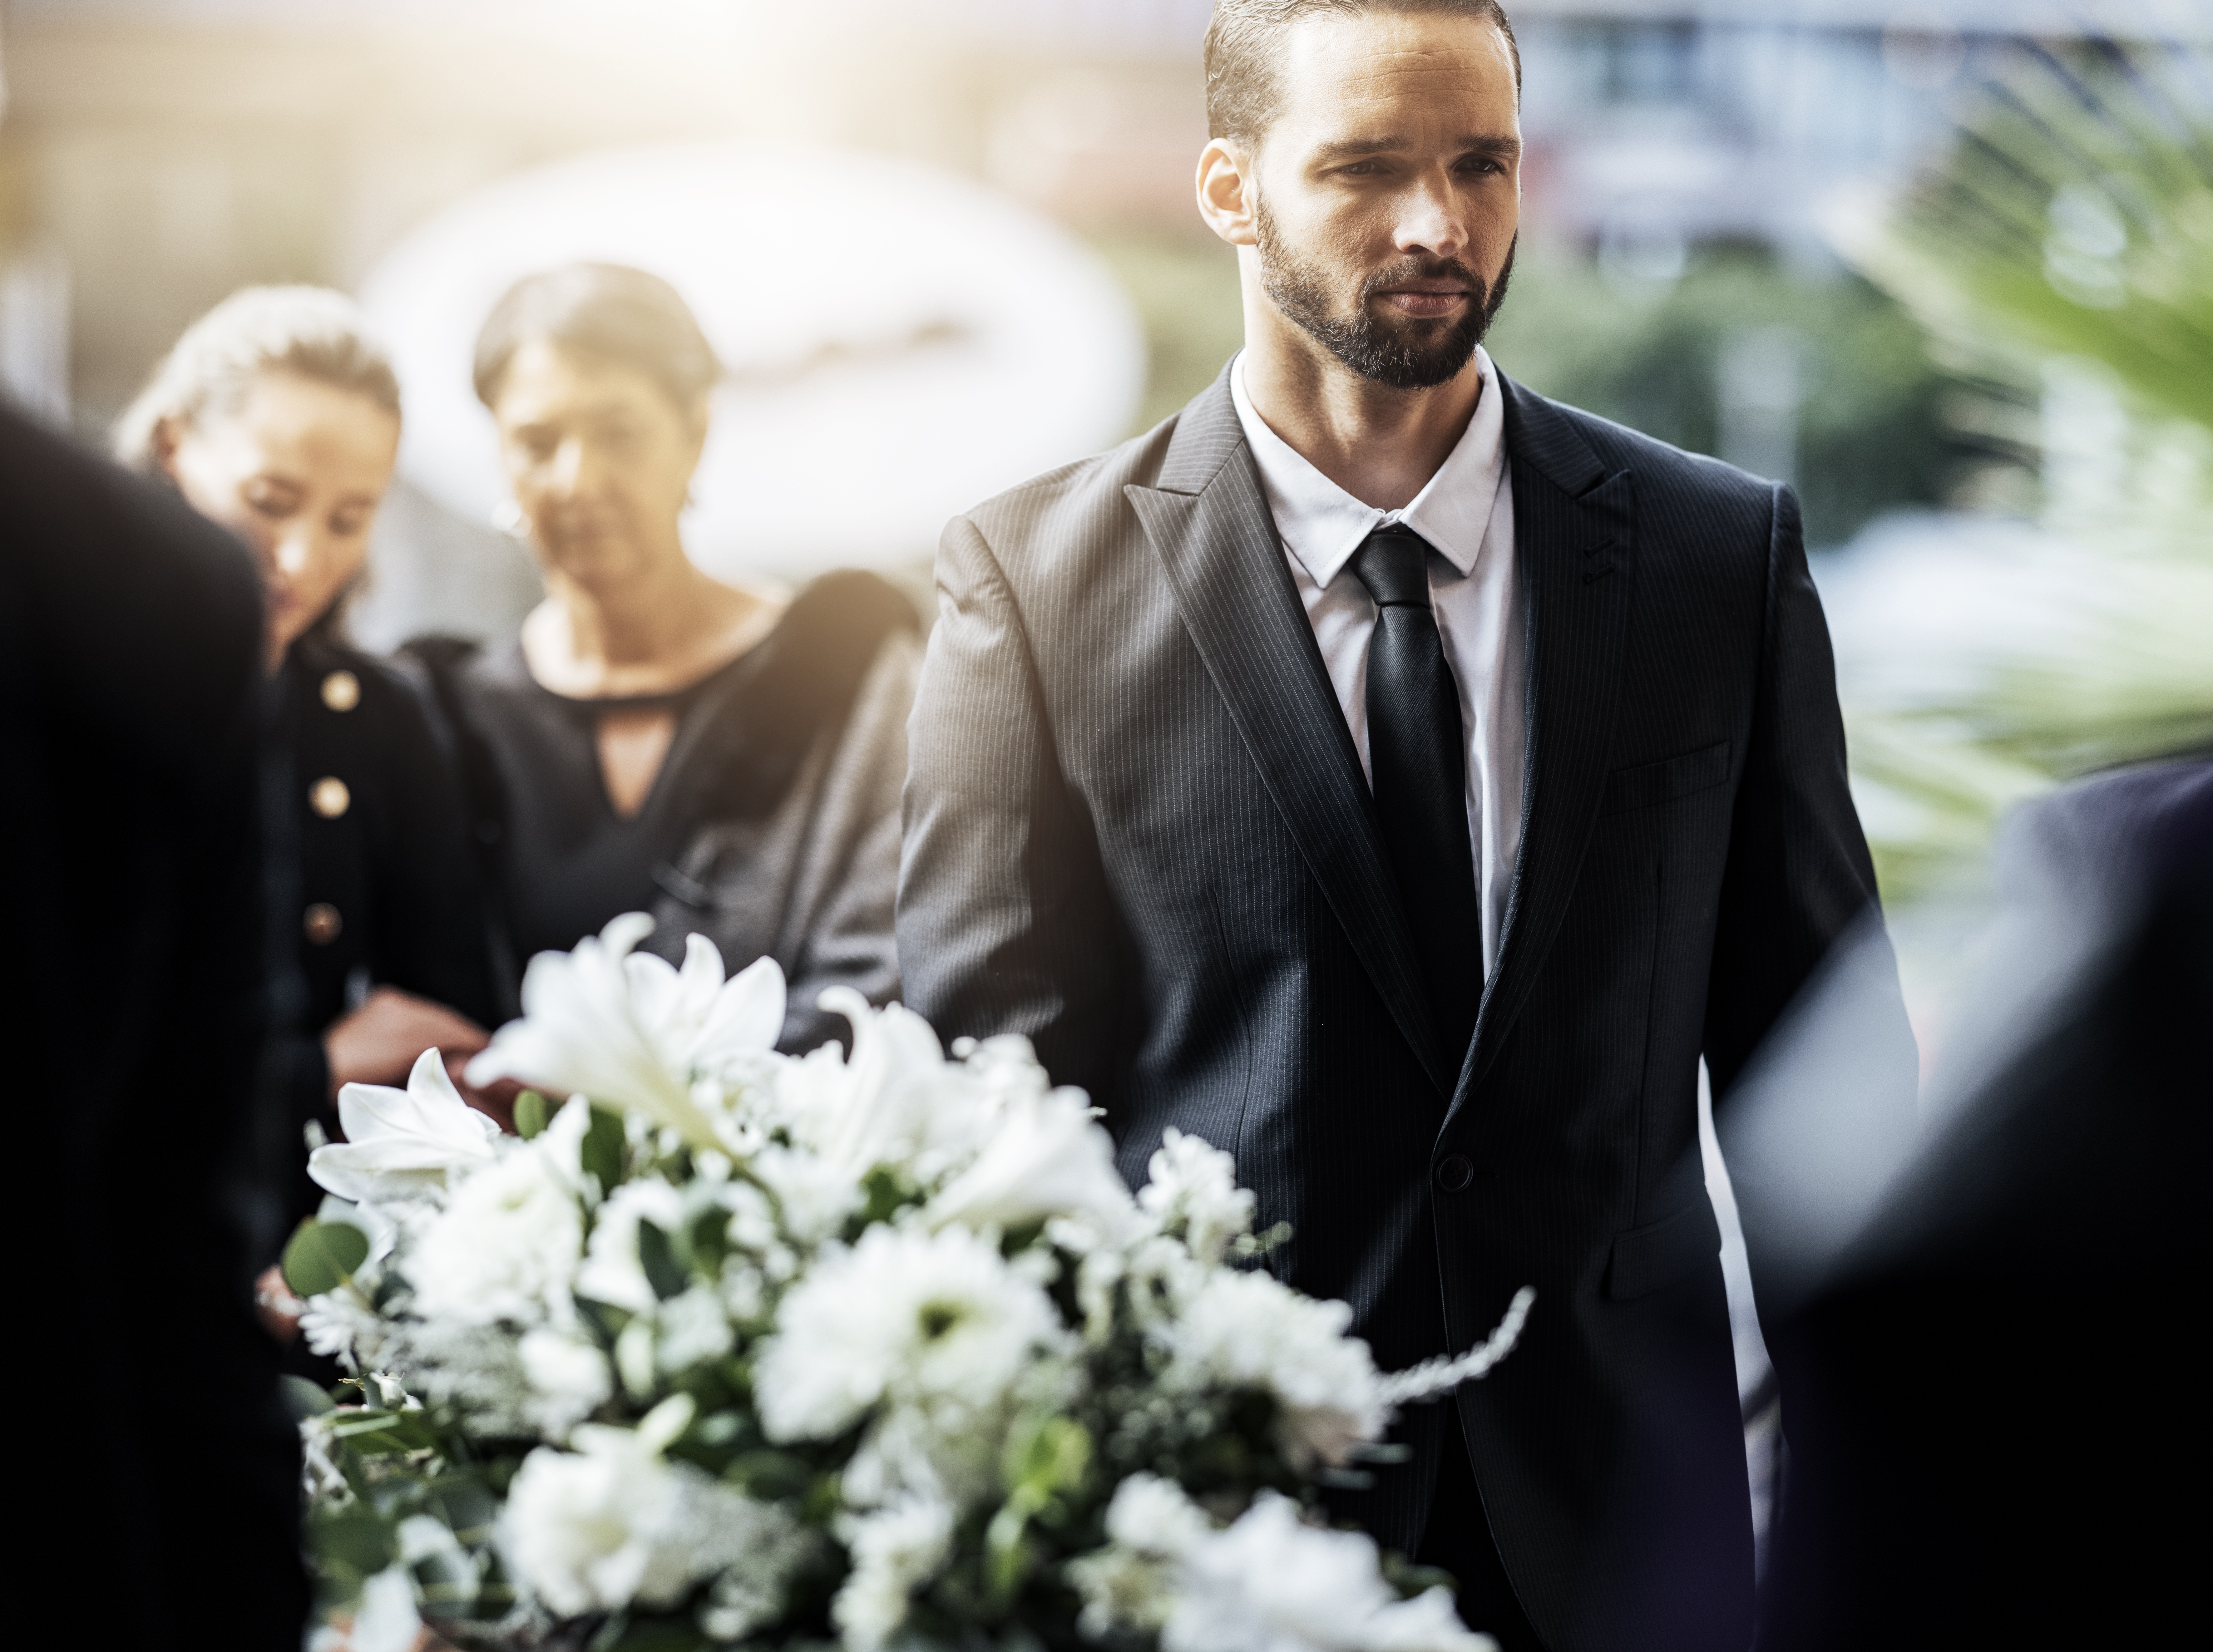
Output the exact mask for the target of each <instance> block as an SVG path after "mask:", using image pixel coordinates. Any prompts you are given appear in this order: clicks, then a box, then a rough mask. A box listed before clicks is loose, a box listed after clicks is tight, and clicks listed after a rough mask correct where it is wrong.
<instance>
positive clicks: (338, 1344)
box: [300, 1285, 384, 1371]
mask: <svg viewBox="0 0 2213 1652" xmlns="http://www.w3.org/2000/svg"><path fill="white" fill-rule="evenodd" d="M383 1325H384V1321H383V1320H381V1319H380V1318H378V1317H377V1313H376V1310H375V1308H371V1307H370V1306H369V1304H368V1303H367V1302H365V1301H363V1300H362V1298H361V1295H360V1293H359V1292H357V1291H356V1290H355V1289H353V1288H352V1287H351V1286H350V1285H340V1286H339V1287H338V1289H336V1290H332V1291H326V1292H324V1293H323V1294H322V1295H317V1296H310V1297H308V1301H307V1304H306V1306H304V1307H303V1308H301V1310H300V1334H301V1336H302V1337H303V1338H306V1339H307V1344H308V1350H310V1351H311V1352H314V1353H317V1354H320V1355H321V1356H323V1357H324V1358H326V1359H330V1358H332V1357H335V1358H336V1359H337V1360H338V1363H339V1364H340V1365H343V1366H344V1368H345V1369H347V1370H349V1371H358V1370H359V1369H361V1362H362V1361H363V1359H374V1358H375V1356H376V1343H377V1337H378V1334H379V1332H381V1330H382V1328H383Z"/></svg>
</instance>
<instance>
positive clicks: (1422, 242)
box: [1392, 170, 1467, 259]
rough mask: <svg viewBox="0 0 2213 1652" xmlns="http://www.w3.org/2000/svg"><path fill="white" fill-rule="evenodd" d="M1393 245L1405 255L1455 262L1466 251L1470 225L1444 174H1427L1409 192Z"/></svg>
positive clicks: (1439, 172) (1393, 238)
mask: <svg viewBox="0 0 2213 1652" xmlns="http://www.w3.org/2000/svg"><path fill="white" fill-rule="evenodd" d="M1392 240H1393V245H1395V246H1396V247H1397V248H1398V250H1399V252H1402V253H1430V254H1431V255H1432V256H1434V257H1436V258H1441V259H1456V258H1458V257H1459V256H1460V254H1461V253H1464V252H1466V250H1467V221H1466V215H1465V214H1464V212H1463V211H1462V209H1461V207H1460V202H1459V200H1458V198H1457V196H1456V192H1454V189H1453V187H1452V180H1451V179H1450V178H1449V177H1448V176H1447V175H1446V174H1444V173H1443V172H1442V170H1440V171H1437V172H1435V173H1424V174H1421V175H1420V176H1419V177H1417V178H1416V179H1415V180H1413V182H1412V184H1411V186H1410V187H1409V188H1408V190H1407V192H1406V194H1405V199H1404V201H1403V203H1402V204H1401V205H1400V208H1399V223H1398V227H1397V229H1396V231H1395V233H1394V234H1393V237H1392Z"/></svg>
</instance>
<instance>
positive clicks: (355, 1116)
mask: <svg viewBox="0 0 2213 1652" xmlns="http://www.w3.org/2000/svg"><path fill="white" fill-rule="evenodd" d="M338 1122H339V1124H340V1125H343V1126H344V1130H345V1133H346V1139H345V1140H344V1141H343V1142H339V1143H334V1144H332V1145H331V1146H327V1147H319V1148H317V1149H315V1150H314V1152H313V1153H311V1154H309V1155H308V1174H309V1175H310V1176H312V1177H314V1179H315V1180H316V1181H317V1182H319V1183H320V1184H321V1185H322V1186H325V1187H326V1188H328V1189H329V1190H330V1191H331V1192H333V1193H336V1194H337V1195H338V1197H339V1198H344V1199H352V1200H355V1201H356V1202H357V1203H358V1202H369V1203H375V1204H396V1203H399V1202H402V1201H405V1200H410V1199H420V1198H435V1197H436V1196H437V1195H438V1194H440V1193H442V1192H444V1191H445V1190H446V1189H447V1187H448V1186H450V1185H451V1184H452V1183H453V1182H454V1181H456V1180H460V1178H461V1177H464V1176H466V1175H467V1174H469V1173H471V1172H472V1171H476V1170H479V1169H482V1168H483V1167H485V1166H486V1165H489V1164H490V1163H491V1161H492V1156H493V1151H494V1149H493V1146H492V1143H493V1142H494V1141H495V1140H496V1139H497V1137H498V1135H499V1126H498V1125H496V1124H494V1123H493V1122H492V1121H491V1119H487V1118H486V1117H485V1115H484V1114H482V1113H479V1112H478V1111H477V1110H476V1109H475V1108H474V1107H472V1106H469V1104H468V1103H467V1102H466V1101H464V1100H461V1097H460V1092H459V1091H458V1090H456V1089H454V1081H453V1080H452V1079H451V1078H450V1077H448V1076H447V1073H446V1064H445V1062H444V1061H443V1059H442V1058H440V1056H439V1054H438V1052H436V1050H425V1051H424V1052H423V1053H422V1054H421V1055H420V1056H418V1057H417V1058H416V1061H415V1067H414V1070H413V1071H412V1072H410V1073H409V1074H408V1075H407V1088H405V1089H404V1090H395V1089H393V1088H389V1087H387V1086H386V1085H382V1084H347V1085H344V1086H342V1087H341V1088H340V1089H339V1090H338Z"/></svg>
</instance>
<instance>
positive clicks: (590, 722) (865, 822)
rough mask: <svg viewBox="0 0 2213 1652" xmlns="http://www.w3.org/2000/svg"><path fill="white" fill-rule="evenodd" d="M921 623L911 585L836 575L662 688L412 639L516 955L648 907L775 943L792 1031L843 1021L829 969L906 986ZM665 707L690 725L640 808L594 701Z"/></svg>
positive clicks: (883, 995) (678, 938)
mask: <svg viewBox="0 0 2213 1652" xmlns="http://www.w3.org/2000/svg"><path fill="white" fill-rule="evenodd" d="M917 631H918V625H917V621H916V616H915V612H914V608H913V605H912V604H911V603H910V602H909V601H908V600H906V598H905V597H904V596H902V595H900V594H899V592H898V591H896V590H895V589H893V588H892V587H891V586H889V585H887V584H886V583H885V582H883V581H882V580H880V579H877V578H875V576H871V575H866V574H852V573H847V574H833V575H829V576H825V577H824V578H822V579H820V580H818V581H816V582H814V584H813V585H811V586H809V587H808V588H807V589H806V590H804V591H803V592H802V593H801V594H800V595H799V596H798V597H797V598H796V600H794V601H793V603H792V605H791V607H790V608H789V610H788V611H787V612H786V613H785V614H784V617H783V619H782V620H780V621H779V622H778V623H777V628H776V629H775V630H774V631H771V633H770V634H769V636H768V637H765V639H763V640H762V641H761V642H760V643H758V644H756V645H755V646H754V647H753V648H752V649H748V650H747V652H746V653H744V654H742V655H740V656H739V657H738V658H737V659H736V660H735V661H731V662H730V663H729V664H728V665H726V666H723V667H722V668H720V669H718V670H716V671H715V672H713V673H711V674H709V675H708V676H706V677H704V678H703V679H701V680H699V681H698V682H695V683H692V684H691V685H689V686H686V687H685V688H684V689H682V690H680V691H679V692H676V693H674V694H669V695H663V696H655V697H653V698H647V699H575V698H569V697H568V696H565V695H561V694H557V693H554V692H552V690H550V689H547V688H546V687H544V686H541V685H540V683H539V682H538V681H537V680H536V679H534V678H533V677H532V676H531V674H530V672H529V669H528V668H527V665H526V664H525V662H524V661H523V657H522V650H521V645H520V644H519V643H508V644H506V645H504V646H503V647H500V648H497V649H491V650H485V649H479V648H477V647H475V646H474V645H472V644H470V643H461V642H457V641H454V640H452V639H448V638H428V639H424V640H422V641H420V642H418V643H415V644H413V645H412V648H411V650H410V652H411V653H412V655H414V657H416V658H417V659H418V660H420V661H423V662H424V665H425V666H426V667H427V668H428V669H429V670H430V674H431V677H432V680H433V681H434V682H435V683H436V686H437V692H438V697H439V700H440V703H441V704H442V707H443V708H444V709H445V710H446V711H447V713H448V716H449V717H450V718H451V719H452V720H453V722H454V726H455V728H456V729H457V732H458V736H459V738H458V741H457V745H458V747H459V750H460V755H461V761H462V769H463V774H464V779H465V784H466V789H467V792H468V795H469V806H470V808H471V811H472V816H473V836H474V837H475V838H476V841H477V842H478V844H479V846H480V853H481V854H482V856H483V861H482V864H483V866H484V869H485V883H486V887H488V888H489V889H491V892H492V901H493V907H494V911H495V913H496V915H497V922H498V924H499V926H500V928H501V929H502V930H503V940H504V948H503V950H505V951H507V952H509V953H510V954H511V955H512V956H513V957H514V958H515V959H516V960H527V959H528V958H529V957H530V956H532V955H533V954H536V953H540V952H545V951H549V950H560V951H565V950H567V949H568V948H571V947H574V946H575V945H576V942H577V941H578V940H579V939H580V938H582V936H587V935H590V934H594V933H595V932H597V931H598V930H600V928H601V927H602V926H603V925H605V924H606V923H607V920H608V919H610V918H612V917H618V916H619V915H620V914H622V913H624V912H631V911H643V912H650V913H651V914H653V916H654V917H655V920H656V923H655V929H654V931H653V933H652V935H651V936H649V937H648V938H647V940H646V941H645V942H644V943H643V949H644V950H647V951H650V952H655V953H658V954H661V956H663V957H666V958H668V959H670V960H672V961H676V960H681V958H682V957H683V954H684V947H685V939H686V936H688V935H691V934H692V933H695V932H696V933H698V934H703V935H704V936H707V937H708V938H709V939H710V940H711V941H713V942H715V943H716V946H717V947H719V948H721V949H722V960H723V963H724V966H726V967H727V968H728V969H729V970H730V971H732V972H736V971H737V970H739V969H741V968H742V967H744V966H746V965H747V964H749V963H751V962H752V961H753V960H754V959H756V958H759V957H761V956H764V955H766V956H771V957H773V958H775V959H776V960H777V962H778V963H779V964H780V965H781V966H783V971H784V973H785V976H786V977H787V978H788V980H789V985H790V997H789V1007H788V1010H787V1014H786V1017H785V1021H784V1032H783V1045H784V1047H785V1048H787V1049H794V1050H797V1049H806V1048H811V1047H812V1046H813V1045H815V1044H818V1043H820V1042H821V1041H822V1040H823V1039H826V1038H830V1037H835V1036H838V1035H840V1034H841V1033H843V1031H844V1022H843V1021H840V1020H838V1018H836V1017H834V1016H826V1015H823V1014H822V1013H821V1012H820V1010H819V1009H817V1007H816V1003H815V1000H816V998H817V997H819V996H820V992H821V991H822V990H823V989H824V988H825V987H827V986H831V985H833V984H846V985H850V986H852V987H855V988H857V990H858V991H861V992H862V993H863V995H864V996H865V997H868V998H869V1000H870V1001H871V1002H873V1003H885V1002H887V1001H888V1000H889V999H891V998H892V997H895V996H896V995H897V993H898V991H899V966H898V956H897V953H896V951H895V948H894V944H893V936H892V909H893V900H894V899H895V896H896V894H897V890H898V882H899V788H900V786H901V784H902V783H903V782H904V780H905V772H906V716H907V711H908V710H909V708H910V706H911V703H912V699H913V692H914V676H915V672H916V670H917V668H918V663H919V651H918V648H917V646H916V634H917ZM663 707H665V708H667V709H669V710H674V712H675V713H676V732H675V735H674V739H673V740H672V741H671V742H670V745H669V748H668V755H667V757H666V758H665V759H664V760H663V761H662V764H661V771H660V772H659V774H658V775H656V776H655V779H654V782H653V784H652V787H651V789H649V792H648V794H647V796H646V797H645V800H644V802H643V805H642V806H641V807H640V808H639V809H638V812H637V814H635V815H634V816H631V817H630V818H627V819H625V817H623V816H622V815H620V814H617V813H616V811H615V808H614V807H613V803H612V802H609V800H608V797H607V787H606V784H605V782H604V780H603V778H602V777H601V774H600V765H599V755H598V744H597V727H598V722H599V720H600V717H601V716H605V715H607V713H608V712H610V711H620V710H642V709H661V708H663Z"/></svg>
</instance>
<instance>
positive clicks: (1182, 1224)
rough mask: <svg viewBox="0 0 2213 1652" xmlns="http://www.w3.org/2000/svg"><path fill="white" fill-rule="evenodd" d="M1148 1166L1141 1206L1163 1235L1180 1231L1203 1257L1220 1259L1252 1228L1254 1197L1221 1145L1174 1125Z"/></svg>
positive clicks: (1213, 1260) (1139, 1195)
mask: <svg viewBox="0 0 2213 1652" xmlns="http://www.w3.org/2000/svg"><path fill="white" fill-rule="evenodd" d="M1147 1170H1148V1173H1149V1176H1150V1178H1151V1179H1150V1180H1149V1181H1148V1182H1147V1183H1146V1184H1145V1186H1143V1188H1141V1189H1139V1190H1138V1193H1137V1203H1138V1204H1139V1205H1141V1206H1142V1207H1143V1210H1144V1212H1145V1214H1146V1215H1147V1216H1150V1217H1151V1218H1152V1219H1153V1222H1154V1224H1155V1226H1156V1227H1158V1228H1160V1229H1161V1231H1162V1232H1163V1233H1178V1232H1180V1233H1181V1234H1182V1235H1183V1238H1184V1242H1185V1243H1186V1245H1188V1246H1189V1247H1191V1253H1192V1255H1193V1256H1196V1257H1197V1258H1198V1259H1199V1260H1200V1261H1202V1262H1205V1263H1209V1264H1212V1263H1216V1262H1219V1261H1220V1260H1221V1259H1222V1256H1223V1255H1224V1253H1227V1252H1228V1248H1229V1246H1230V1244H1231V1242H1232V1241H1235V1240H1236V1239H1238V1238H1240V1237H1241V1236H1242V1235H1244V1234H1249V1233H1251V1232H1252V1231H1253V1194H1252V1192H1251V1191H1250V1190H1249V1189H1247V1188H1243V1187H1240V1186H1238V1185H1237V1161H1235V1159H1232V1158H1231V1157H1230V1156H1229V1155H1228V1154H1227V1153H1224V1152H1222V1150H1221V1149H1218V1148H1215V1147H1210V1146H1209V1145H1208V1144H1207V1143H1205V1142H1204V1141H1202V1140H1200V1139H1199V1138H1198V1137H1196V1136H1186V1135H1185V1134H1184V1133H1183V1132H1182V1131H1180V1130H1178V1129H1177V1128H1176V1127H1175V1126H1174V1125H1169V1126H1168V1127H1167V1129H1166V1130H1165V1131H1162V1132H1161V1144H1160V1146H1159V1147H1158V1148H1157V1149H1155V1151H1154V1153H1153V1156H1152V1160H1151V1162H1150V1163H1149V1165H1148V1167H1147Z"/></svg>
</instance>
